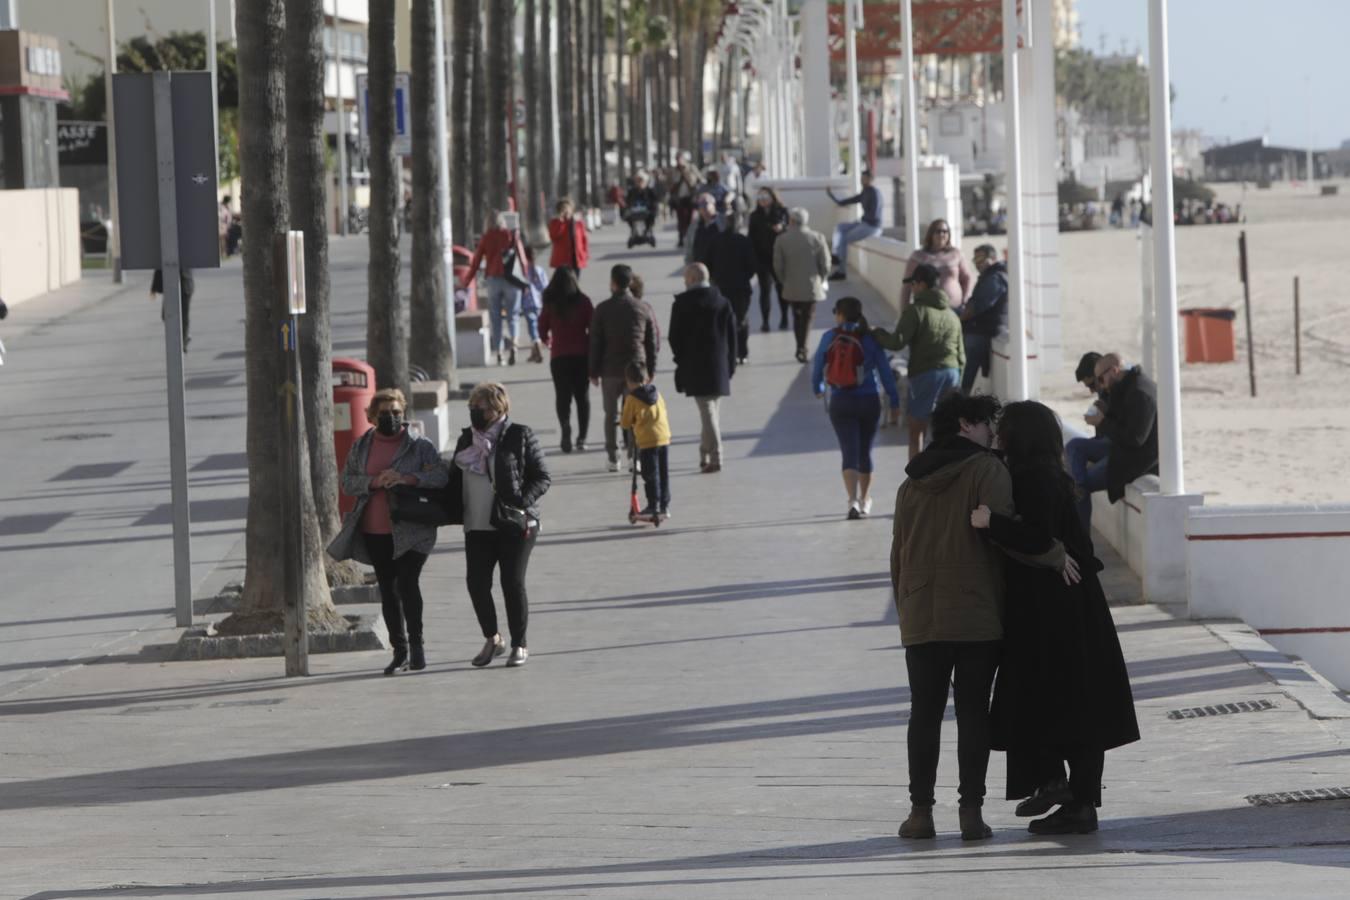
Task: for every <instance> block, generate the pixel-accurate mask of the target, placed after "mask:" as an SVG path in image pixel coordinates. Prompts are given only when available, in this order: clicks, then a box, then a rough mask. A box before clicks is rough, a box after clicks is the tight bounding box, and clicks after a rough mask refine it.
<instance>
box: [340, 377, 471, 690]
mask: <svg viewBox="0 0 1350 900" xmlns="http://www.w3.org/2000/svg"><path fill="white" fill-rule="evenodd" d="M407 409H408V402H407V399H406V398H405V397H404V396H403V392H402V391H400V390H399V389H398V388H386V389H385V390H382V391H377V392H376V393H375V397H374V399H372V400H371V402H370V406H369V407H368V408H367V409H366V420H367V421H369V422H370V423H371V424H372V425H374V426H375V427H374V428H372V429H370V430H369V431H367V432H366V433H365V434H363V435H361V437H360V438H358V439H357V441H356V443H355V444H354V445H352V449H351V451H350V452H349V453H348V454H347V463H346V465H345V466H344V467H343V470H342V492H343V493H344V494H347V495H348V496H349V497H355V498H356V508H355V509H353V510H352V511H351V512H350V513H348V514H347V517H346V519H345V520H344V521H343V523H342V531H341V532H340V533H339V534H338V536H337V538H336V539H334V541H333V543H332V544H331V545H330V546H329V548H328V552H329V554H330V555H331V556H332V557H333V558H334V559H355V560H356V561H357V562H362V563H365V564H366V565H368V566H373V567H374V569H375V578H376V580H377V581H379V584H380V599H381V603H382V604H383V607H384V622H385V624H386V625H387V626H388V627H389V642H390V643H391V644H393V645H394V659H393V661H392V662H390V663H389V665H388V666H387V667H386V668H385V670H384V674H386V675H393V674H394V673H395V672H401V671H404V670H406V669H407V668H409V663H410V662H411V667H412V668H413V669H414V670H417V671H420V670H422V669H425V668H426V667H427V658H426V652H425V650H424V648H423V643H422V589H421V587H420V585H419V584H418V580H419V578H420V577H421V574H422V566H423V565H425V564H426V561H427V556H428V555H430V553H431V550H432V548H433V547H435V546H436V528H435V527H434V526H430V525H422V524H419V523H416V522H409V521H406V520H400V521H394V518H393V516H392V514H391V505H390V502H389V492H390V490H392V489H393V488H395V487H396V486H397V485H407V486H409V487H421V488H438V487H444V486H445V483H446V481H447V479H448V478H449V473H447V472H446V469H445V464H444V463H442V462H441V458H440V455H439V454H438V453H437V452H436V447H435V445H433V444H432V443H431V441H429V440H427V439H426V438H423V437H417V436H414V435H413V434H411V433H409V431H408V426H407V422H406V421H405V419H404V415H405V413H406V412H407Z"/></svg>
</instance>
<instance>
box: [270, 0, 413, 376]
mask: <svg viewBox="0 0 1350 900" xmlns="http://www.w3.org/2000/svg"><path fill="white" fill-rule="evenodd" d="M369 10H370V26H369V35H370V50H369V58H368V60H367V67H368V70H369V76H368V79H367V83H368V85H369V91H370V106H369V110H368V118H369V121H368V123H367V126H366V128H367V133H368V134H369V136H370V264H369V273H370V274H369V283H370V294H369V304H368V309H367V318H366V358H367V359H368V360H369V361H370V364H371V366H373V367H374V369H375V383H376V385H378V386H379V387H381V388H400V389H402V391H403V392H404V393H405V394H407V393H408V324H407V312H408V311H407V309H406V308H405V306H404V303H403V296H402V294H400V293H399V289H398V267H399V258H398V232H397V231H395V229H394V217H395V216H396V215H398V201H399V187H400V184H399V174H398V160H397V159H396V158H395V156H394V128H395V125H396V123H395V119H394V114H395V111H394V73H395V68H396V64H395V54H394V4H392V3H389V2H388V0H370V4H369ZM245 221H247V219H245Z"/></svg>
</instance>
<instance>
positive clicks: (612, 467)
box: [605, 459, 619, 472]
mask: <svg viewBox="0 0 1350 900" xmlns="http://www.w3.org/2000/svg"><path fill="white" fill-rule="evenodd" d="M605 471H606V472H617V471H619V461H618V460H617V459H611V460H610V461H609V462H607V463H605Z"/></svg>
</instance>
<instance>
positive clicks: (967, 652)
mask: <svg viewBox="0 0 1350 900" xmlns="http://www.w3.org/2000/svg"><path fill="white" fill-rule="evenodd" d="M999 643H1000V642H999V641H933V642H931V643H927V644H915V645H914V646H912V647H906V648H905V668H906V669H907V670H908V671H909V692H910V710H909V799H910V802H911V803H913V804H914V805H915V806H932V805H933V802H934V799H935V798H934V795H933V792H934V789H935V786H936V784H937V767H938V754H939V751H940V749H941V745H942V717H943V715H944V714H945V713H946V711H947V685H948V683H949V682H951V681H952V680H953V677H952V676H953V673H954V674H955V684H956V758H957V763H958V765H959V768H960V773H961V777H960V786H959V788H958V793H959V795H960V803H961V805H962V806H973V807H979V806H983V805H984V779H985V774H986V772H987V771H988V769H989V693H990V690H991V689H992V688H993V685H994V672H995V671H996V670H997V669H998V660H999Z"/></svg>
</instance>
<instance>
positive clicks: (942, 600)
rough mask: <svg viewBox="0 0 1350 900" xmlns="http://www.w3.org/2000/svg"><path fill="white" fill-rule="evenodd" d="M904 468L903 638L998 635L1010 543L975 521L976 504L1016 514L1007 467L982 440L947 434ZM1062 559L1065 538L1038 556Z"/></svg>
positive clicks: (899, 510) (897, 570)
mask: <svg viewBox="0 0 1350 900" xmlns="http://www.w3.org/2000/svg"><path fill="white" fill-rule="evenodd" d="M905 472H906V474H907V475H908V476H909V477H908V478H907V479H906V481H905V482H904V484H902V485H900V490H899V492H898V494H897V495H896V498H895V526H894V531H893V535H894V536H893V538H892V540H891V585H892V587H893V588H894V589H895V607H896V611H897V612H898V613H899V614H900V642H901V643H902V644H904V645H905V646H906V647H909V646H912V645H914V644H926V643H929V642H930V641H997V640H1000V639H1001V638H1002V637H1003V593H1004V576H1003V559H1004V556H1005V554H1006V551H1004V550H1001V549H999V548H998V547H997V546H995V545H994V543H993V542H992V541H991V540H990V539H989V536H988V534H989V533H988V531H981V530H978V529H976V528H974V527H973V526H972V525H971V524H970V512H971V510H973V509H974V508H975V507H977V506H980V505H984V506H988V507H989V509H990V511H991V512H994V513H999V514H1002V515H1005V516H1012V515H1013V493H1012V478H1011V477H1010V476H1009V475H1008V470H1007V469H1006V468H1005V467H1004V465H1003V463H1002V462H1001V461H1000V460H999V459H998V457H996V456H995V455H994V454H992V453H990V452H989V451H987V450H985V449H984V448H983V447H980V446H979V445H978V444H975V443H974V442H972V441H968V440H966V439H965V438H962V437H949V438H943V439H941V440H938V441H936V442H934V443H933V444H932V445H931V446H930V447H929V448H928V449H926V450H924V451H923V453H920V454H919V455H918V456H916V457H915V458H914V460H913V461H912V462H911V463H910V464H909V466H907V467H906V469H905ZM1028 561H1031V560H1028ZM1063 561H1064V548H1063V545H1062V544H1057V545H1056V547H1055V548H1054V549H1053V550H1052V551H1051V552H1050V553H1049V554H1046V556H1045V557H1042V558H1037V559H1036V560H1035V563H1036V564H1039V565H1043V566H1060V565H1062V564H1063Z"/></svg>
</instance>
